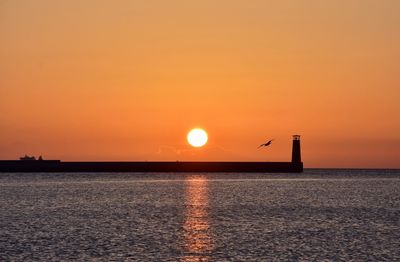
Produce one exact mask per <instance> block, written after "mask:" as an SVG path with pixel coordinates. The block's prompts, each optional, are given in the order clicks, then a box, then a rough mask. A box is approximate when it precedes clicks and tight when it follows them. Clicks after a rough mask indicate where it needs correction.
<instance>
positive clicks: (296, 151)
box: [292, 135, 301, 163]
mask: <svg viewBox="0 0 400 262" xmlns="http://www.w3.org/2000/svg"><path fill="white" fill-rule="evenodd" d="M292 163H301V151H300V136H299V135H294V136H293V145H292Z"/></svg>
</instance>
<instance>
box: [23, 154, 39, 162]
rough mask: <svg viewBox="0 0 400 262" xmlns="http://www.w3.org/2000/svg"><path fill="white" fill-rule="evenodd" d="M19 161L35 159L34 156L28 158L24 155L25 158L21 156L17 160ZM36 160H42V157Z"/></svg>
mask: <svg viewBox="0 0 400 262" xmlns="http://www.w3.org/2000/svg"><path fill="white" fill-rule="evenodd" d="M19 160H21V161H35V160H36V158H35V156H28V155H25V156H21V157H20V158H19ZM37 160H43V157H42V156H39V158H38V159H37Z"/></svg>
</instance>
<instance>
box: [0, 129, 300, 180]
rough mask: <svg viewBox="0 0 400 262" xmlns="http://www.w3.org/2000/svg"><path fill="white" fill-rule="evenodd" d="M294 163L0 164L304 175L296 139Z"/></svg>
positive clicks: (28, 168) (8, 167)
mask: <svg viewBox="0 0 400 262" xmlns="http://www.w3.org/2000/svg"><path fill="white" fill-rule="evenodd" d="M292 145H293V146H292V161H291V162H229V161H226V162H212V161H211V162H210V161H206V162H203V161H192V162H190V161H189V162H185V161H184V162H180V161H177V162H175V161H174V162H171V161H153V162H152V161H144V162H143V161H132V162H121V161H114V162H113V161H98V162H80V161H78V162H63V161H60V160H43V158H42V157H41V156H40V157H39V158H38V159H36V158H35V157H34V156H28V155H25V156H23V157H21V158H20V160H0V172H150V173H151V172H172V173H175V172H209V173H214V172H235V173H238V172H240V173H301V172H303V162H301V152H300V151H301V149H300V136H299V135H294V136H293V144H292Z"/></svg>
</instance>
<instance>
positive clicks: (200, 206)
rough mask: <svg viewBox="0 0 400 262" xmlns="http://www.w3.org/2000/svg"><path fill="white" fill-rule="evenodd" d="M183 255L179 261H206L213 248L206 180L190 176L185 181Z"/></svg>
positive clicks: (202, 177)
mask: <svg viewBox="0 0 400 262" xmlns="http://www.w3.org/2000/svg"><path fill="white" fill-rule="evenodd" d="M185 183H186V184H185V207H186V211H185V221H184V224H183V230H184V240H183V242H184V243H183V248H184V256H183V257H182V259H181V261H208V260H209V257H210V253H211V251H212V250H213V248H214V243H213V237H212V234H211V232H210V223H209V216H208V181H207V179H206V178H205V177H204V176H192V177H190V178H188V180H187V181H186V182H185Z"/></svg>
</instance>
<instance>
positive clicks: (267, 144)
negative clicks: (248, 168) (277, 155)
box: [257, 139, 274, 148]
mask: <svg viewBox="0 0 400 262" xmlns="http://www.w3.org/2000/svg"><path fill="white" fill-rule="evenodd" d="M272 141H274V139H271V140H269V141H268V142H267V143H264V144H261V145H260V146H259V147H257V148H260V147H263V146H269V145H270V144H271V143H272Z"/></svg>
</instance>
